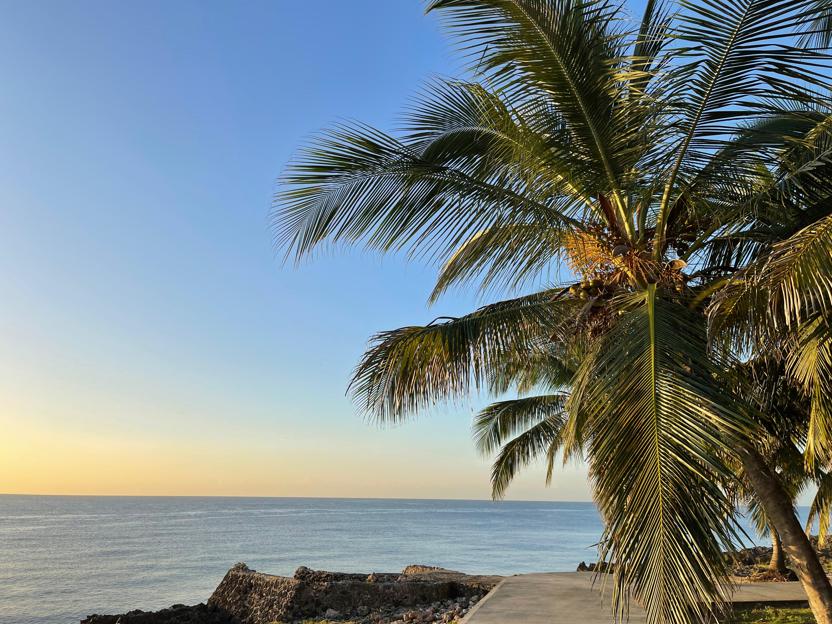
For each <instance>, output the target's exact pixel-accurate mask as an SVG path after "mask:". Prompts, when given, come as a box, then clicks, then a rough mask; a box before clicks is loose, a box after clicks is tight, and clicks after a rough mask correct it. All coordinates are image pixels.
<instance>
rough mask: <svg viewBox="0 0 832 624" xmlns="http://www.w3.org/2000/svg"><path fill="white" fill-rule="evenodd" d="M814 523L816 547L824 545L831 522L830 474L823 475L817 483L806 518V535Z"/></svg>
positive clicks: (831, 477) (831, 478) (831, 496)
mask: <svg viewBox="0 0 832 624" xmlns="http://www.w3.org/2000/svg"><path fill="white" fill-rule="evenodd" d="M815 521H817V523H818V546H820V547H823V546H824V545H825V544H826V538H827V537H828V536H829V524H830V522H832V474H829V473H825V474H823V475H822V477H821V478H820V480H819V481H818V491H817V493H816V494H815V497H814V498H813V499H812V505H811V506H810V507H809V515H808V516H807V518H806V533H807V534H809V533H810V531H811V530H812V525H814V523H815Z"/></svg>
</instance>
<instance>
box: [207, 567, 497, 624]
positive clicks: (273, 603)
mask: <svg viewBox="0 0 832 624" xmlns="http://www.w3.org/2000/svg"><path fill="white" fill-rule="evenodd" d="M444 572H446V574H445V575H443V577H442V578H441V580H439V579H437V580H432V579H431V578H429V575H427V574H425V575H422V574H409V575H407V574H401V575H399V574H375V573H374V574H369V575H367V574H342V573H335V572H320V571H315V570H310V569H309V568H299V569H298V571H297V572H296V573H295V578H285V577H280V576H271V575H268V574H260V573H258V572H255V571H254V570H250V569H249V568H248V566H246V565H245V564H243V563H238V564H237V565H235V566H234V567H233V568H231V570H229V571H228V573H227V574H226V575H225V578H223V580H222V582H221V583H220V584H219V587H217V589H216V591H214V593H213V594H212V595H211V597H210V598H209V599H208V607H209V608H210V609H211V610H212V611H219V612H223V613H228V614H230V615H232V616H234V617H236V618H237V619H239V620H240V621H241V622H243V623H244V624H270V623H271V622H291V621H293V620H303V619H307V618H314V617H318V618H320V617H322V616H326V614H327V612H330V615H329V616H328V617H329V618H334V617H335V616H333V615H331V612H337V613H338V615H339V616H341V618H344V619H346V618H348V617H350V616H354V615H358V616H363V615H366V613H367V612H371V611H377V610H380V609H383V608H386V607H389V606H391V605H395V606H397V607H408V606H413V607H415V606H418V605H426V604H431V603H434V602H440V601H445V600H449V599H458V598H466V599H467V598H472V597H480V596H483V595H485V594H486V593H487V592H488V591H489V590H490V589H491V588H492V587H493V585H494V582H493V579H491V578H486V577H469V576H466V575H462V574H459V573H450V572H448V571H444ZM454 575H455V576H454Z"/></svg>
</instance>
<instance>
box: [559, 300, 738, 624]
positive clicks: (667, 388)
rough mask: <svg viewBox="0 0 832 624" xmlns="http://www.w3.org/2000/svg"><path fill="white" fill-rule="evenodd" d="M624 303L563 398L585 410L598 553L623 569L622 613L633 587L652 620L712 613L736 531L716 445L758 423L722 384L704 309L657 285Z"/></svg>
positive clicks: (618, 600)
mask: <svg viewBox="0 0 832 624" xmlns="http://www.w3.org/2000/svg"><path fill="white" fill-rule="evenodd" d="M621 305H622V306H623V307H622V309H623V310H624V314H623V315H622V317H621V321H620V322H619V324H618V325H616V326H615V327H614V328H613V329H612V330H611V331H610V333H609V334H608V336H607V337H606V338H605V339H604V340H603V341H602V343H601V344H600V345H599V346H598V350H597V352H596V353H595V354H594V356H593V357H591V358H588V359H587V360H586V362H585V364H584V366H583V367H582V369H581V371H579V376H578V382H577V383H576V385H575V389H574V390H573V393H572V396H571V398H570V403H569V405H568V410H569V411H570V412H572V411H576V410H580V411H583V412H584V413H585V414H586V425H587V427H588V431H587V436H586V437H587V439H588V440H589V446H588V451H587V452H588V455H589V458H590V466H591V473H590V478H591V480H592V483H593V485H594V489H595V500H596V504H597V505H598V508H599V511H600V512H601V515H602V517H603V519H604V522H605V526H606V529H605V540H604V542H603V548H602V550H601V555H602V557H604V558H606V557H610V558H611V559H612V560H613V561H614V562H615V563H616V566H617V567H616V576H615V579H616V593H615V594H614V603H615V605H616V609H617V611H618V612H619V613H623V612H624V610H625V609H626V602H627V599H628V596H629V595H630V593H632V595H633V596H634V597H635V598H636V599H637V600H639V601H640V602H641V603H643V604H644V605H645V607H646V609H647V616H648V621H651V622H667V623H674V622H679V623H685V622H689V621H690V618H691V617H693V618H694V619H698V620H700V621H706V620H707V618H708V617H709V614H710V610H711V609H716V610H719V609H720V608H721V607H722V606H724V604H725V600H726V599H727V594H726V591H727V589H728V587H729V586H730V582H729V579H728V570H727V568H726V564H725V562H724V561H723V558H722V554H721V552H722V550H729V549H730V547H731V546H730V545H731V543H732V540H733V539H735V537H736V531H735V529H734V528H732V526H733V525H732V523H731V520H730V518H731V509H732V507H731V505H730V502H729V500H728V499H727V498H726V496H725V493H724V492H723V491H722V490H721V489H720V487H719V485H718V484H719V483H720V482H722V481H725V480H730V479H731V478H732V472H731V470H730V469H729V467H728V466H727V465H726V464H725V463H723V461H722V460H721V459H720V458H719V455H718V454H716V453H714V449H716V448H724V447H725V446H726V444H728V445H729V446H730V445H731V444H736V442H737V440H741V439H743V438H744V436H745V435H746V434H747V432H748V431H749V430H750V428H751V427H752V424H751V423H750V421H748V419H747V418H746V417H744V415H743V414H742V412H741V411H740V402H739V400H737V399H734V398H732V396H733V395H732V393H731V391H730V389H729V388H727V387H725V386H724V385H723V384H722V383H721V382H720V381H718V380H719V379H720V378H721V375H720V373H721V370H720V367H718V366H717V365H716V364H715V362H713V361H712V360H711V359H710V358H709V357H708V351H707V339H706V331H705V325H704V322H703V320H702V318H701V317H700V316H699V315H697V314H695V313H693V312H691V311H688V310H686V309H685V308H683V307H681V306H678V305H673V304H670V303H666V302H664V301H662V300H660V299H659V298H658V296H657V289H656V287H655V286H650V287H649V288H648V290H647V292H646V293H644V294H643V295H641V294H639V295H630V296H628V297H624V298H622V300H621ZM627 310H629V311H627ZM691 500H695V501H696V504H695V505H691V504H690V502H689V501H691Z"/></svg>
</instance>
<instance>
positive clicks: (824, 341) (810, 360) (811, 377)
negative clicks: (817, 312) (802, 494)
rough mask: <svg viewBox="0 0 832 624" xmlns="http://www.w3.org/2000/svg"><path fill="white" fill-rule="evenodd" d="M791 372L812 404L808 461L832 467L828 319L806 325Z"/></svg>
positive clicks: (831, 349) (831, 369)
mask: <svg viewBox="0 0 832 624" xmlns="http://www.w3.org/2000/svg"><path fill="white" fill-rule="evenodd" d="M787 370H788V373H789V375H790V376H791V377H792V378H793V379H795V380H796V381H797V382H798V383H800V384H801V385H802V386H803V388H804V390H805V391H806V393H807V394H808V396H809V397H810V401H811V412H810V415H809V424H808V435H807V438H806V451H805V455H806V461H807V463H808V464H809V465H810V466H813V467H814V466H816V465H821V466H823V467H824V468H829V467H830V466H832V329H830V325H829V317H828V316H825V315H824V316H819V317H817V318H815V319H814V320H813V321H812V322H809V323H806V324H805V325H804V326H803V327H801V330H800V337H799V339H798V342H797V344H796V346H795V348H794V349H793V350H792V352H791V354H790V356H789V359H788V369H787Z"/></svg>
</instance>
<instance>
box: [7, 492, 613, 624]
mask: <svg viewBox="0 0 832 624" xmlns="http://www.w3.org/2000/svg"><path fill="white" fill-rule="evenodd" d="M601 531H602V524H601V521H600V519H599V517H598V514H597V513H596V511H595V508H594V506H593V505H592V504H591V503H554V502H500V503H492V502H489V501H450V500H390V499H387V500H385V499H331V498H328V499H316V498H192V497H181V498H180V497H85V496H16V495H0V623H2V624H47V623H48V624H63V623H66V624H70V623H71V624H78V622H79V620H81V619H82V618H84V617H86V616H87V615H90V614H93V613H123V612H125V611H129V610H132V609H142V610H145V611H147V610H156V609H161V608H163V607H168V606H170V605H172V604H177V603H182V604H196V603H199V602H204V601H205V600H207V599H208V596H210V595H211V592H212V591H213V590H214V588H215V587H216V586H217V584H219V582H220V580H222V577H223V575H224V574H225V572H226V571H227V570H228V569H229V568H230V567H231V566H233V565H234V564H235V563H237V562H238V561H242V562H245V563H246V564H248V566H249V567H250V568H253V569H255V570H258V571H260V572H267V573H270V574H279V575H287V576H291V575H292V574H294V571H295V570H296V569H297V568H298V567H299V566H302V565H303V566H307V567H309V568H313V569H317V570H330V571H337V572H366V573H368V574H369V573H370V572H399V571H401V570H402V569H403V568H404V567H405V566H407V565H410V564H422V565H431V566H440V567H443V568H448V569H452V570H459V571H462V572H467V573H470V574H501V575H510V574H519V573H524V572H546V571H551V572H557V571H573V570H575V568H576V567H577V565H578V564H579V563H580V562H581V561H587V562H590V561H595V559H596V549H595V544H596V543H597V542H598V539H599V538H600V536H601Z"/></svg>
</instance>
